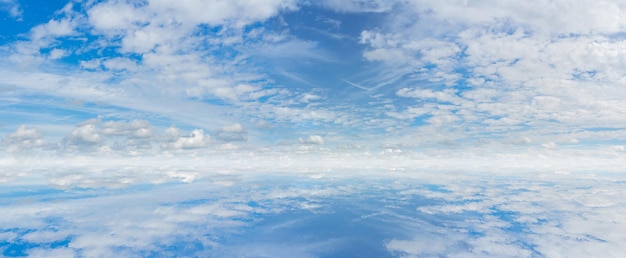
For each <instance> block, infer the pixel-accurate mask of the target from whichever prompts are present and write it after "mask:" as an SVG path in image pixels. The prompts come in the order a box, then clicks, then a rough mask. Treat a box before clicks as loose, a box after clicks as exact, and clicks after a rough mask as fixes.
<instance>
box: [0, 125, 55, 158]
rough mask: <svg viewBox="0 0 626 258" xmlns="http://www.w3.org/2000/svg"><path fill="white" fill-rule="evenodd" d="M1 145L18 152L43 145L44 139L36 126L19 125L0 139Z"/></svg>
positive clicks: (10, 150) (9, 150)
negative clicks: (0, 140)
mask: <svg viewBox="0 0 626 258" xmlns="http://www.w3.org/2000/svg"><path fill="white" fill-rule="evenodd" d="M2 145H4V146H5V147H6V151H8V152H19V151H30V150H33V149H35V148H40V147H44V146H45V145H46V141H44V139H43V134H42V133H41V132H39V130H37V129H36V128H32V127H28V126H26V125H20V127H18V128H17V130H16V131H15V132H14V133H11V134H9V135H7V136H6V137H5V138H4V139H3V140H2Z"/></svg>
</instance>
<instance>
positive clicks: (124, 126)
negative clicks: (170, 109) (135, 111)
mask: <svg viewBox="0 0 626 258" xmlns="http://www.w3.org/2000/svg"><path fill="white" fill-rule="evenodd" d="M101 133H102V134H104V135H123V136H128V137H130V138H148V137H152V136H153V129H152V127H151V126H150V123H148V121H145V120H132V121H130V122H126V121H106V122H103V123H102V130H101Z"/></svg>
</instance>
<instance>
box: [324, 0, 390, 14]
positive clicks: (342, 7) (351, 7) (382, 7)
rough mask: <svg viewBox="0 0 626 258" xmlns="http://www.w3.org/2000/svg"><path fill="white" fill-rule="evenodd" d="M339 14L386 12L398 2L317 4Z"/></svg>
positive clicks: (329, 0) (336, 0) (372, 0)
mask: <svg viewBox="0 0 626 258" xmlns="http://www.w3.org/2000/svg"><path fill="white" fill-rule="evenodd" d="M316 3H317V4H319V5H322V6H324V7H326V8H329V9H332V10H334V11H337V12H386V11H389V10H391V9H392V8H393V6H394V5H395V4H396V1H386V0H347V1H346V0H323V1H318V2H316Z"/></svg>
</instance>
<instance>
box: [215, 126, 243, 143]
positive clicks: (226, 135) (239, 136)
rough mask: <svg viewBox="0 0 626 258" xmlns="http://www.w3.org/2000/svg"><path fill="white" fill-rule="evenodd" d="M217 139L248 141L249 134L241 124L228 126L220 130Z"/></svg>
mask: <svg viewBox="0 0 626 258" xmlns="http://www.w3.org/2000/svg"><path fill="white" fill-rule="evenodd" d="M217 137H218V138H219V139H220V140H224V141H245V140H247V139H248V132H247V131H246V129H245V128H243V126H241V124H233V125H226V126H223V127H222V128H221V129H220V130H218V132H217Z"/></svg>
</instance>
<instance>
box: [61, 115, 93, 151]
mask: <svg viewBox="0 0 626 258" xmlns="http://www.w3.org/2000/svg"><path fill="white" fill-rule="evenodd" d="M98 123H100V121H99V120H97V119H92V120H88V121H85V122H83V123H80V124H78V125H77V126H76V128H74V130H72V132H70V133H69V135H67V136H66V137H65V138H64V139H63V144H64V146H65V147H66V148H69V149H75V148H78V149H82V148H92V147H94V146H98V145H100V144H101V143H102V140H103V138H102V135H101V134H100V130H99V128H98V127H97V124H98Z"/></svg>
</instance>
